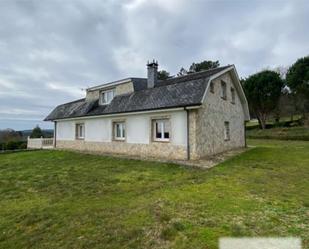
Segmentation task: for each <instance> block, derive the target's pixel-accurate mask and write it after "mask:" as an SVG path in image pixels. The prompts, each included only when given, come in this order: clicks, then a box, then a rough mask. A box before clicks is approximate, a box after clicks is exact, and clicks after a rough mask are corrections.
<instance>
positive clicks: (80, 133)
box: [75, 123, 85, 140]
mask: <svg viewBox="0 0 309 249" xmlns="http://www.w3.org/2000/svg"><path fill="white" fill-rule="evenodd" d="M81 129H82V130H81ZM75 134H76V139H80V140H83V139H85V124H84V123H77V124H76V125H75Z"/></svg>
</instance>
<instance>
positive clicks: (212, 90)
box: [210, 82, 215, 93]
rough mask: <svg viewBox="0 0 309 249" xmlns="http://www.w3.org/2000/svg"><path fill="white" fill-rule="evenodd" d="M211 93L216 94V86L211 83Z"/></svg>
mask: <svg viewBox="0 0 309 249" xmlns="http://www.w3.org/2000/svg"><path fill="white" fill-rule="evenodd" d="M210 92H211V93H214V92H215V86H214V83H213V82H210Z"/></svg>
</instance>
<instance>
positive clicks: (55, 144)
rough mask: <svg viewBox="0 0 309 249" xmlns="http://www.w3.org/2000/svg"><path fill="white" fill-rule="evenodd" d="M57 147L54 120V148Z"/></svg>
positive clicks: (55, 123)
mask: <svg viewBox="0 0 309 249" xmlns="http://www.w3.org/2000/svg"><path fill="white" fill-rule="evenodd" d="M56 147H57V121H55V122H54V148H56Z"/></svg>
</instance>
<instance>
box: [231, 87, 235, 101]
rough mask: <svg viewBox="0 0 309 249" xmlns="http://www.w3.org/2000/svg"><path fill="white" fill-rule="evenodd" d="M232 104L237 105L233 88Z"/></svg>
mask: <svg viewBox="0 0 309 249" xmlns="http://www.w3.org/2000/svg"><path fill="white" fill-rule="evenodd" d="M231 95H232V104H235V89H234V88H231Z"/></svg>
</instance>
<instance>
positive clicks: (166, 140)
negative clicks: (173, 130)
mask: <svg viewBox="0 0 309 249" xmlns="http://www.w3.org/2000/svg"><path fill="white" fill-rule="evenodd" d="M152 141H153V142H155V143H169V142H170V140H169V139H153V140H152Z"/></svg>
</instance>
